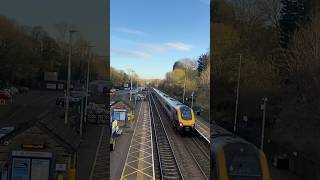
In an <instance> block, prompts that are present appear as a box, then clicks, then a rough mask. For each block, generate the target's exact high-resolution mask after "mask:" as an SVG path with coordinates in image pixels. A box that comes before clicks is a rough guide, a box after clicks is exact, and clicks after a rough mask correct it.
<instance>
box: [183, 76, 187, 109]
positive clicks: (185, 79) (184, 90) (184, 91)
mask: <svg viewBox="0 0 320 180" xmlns="http://www.w3.org/2000/svg"><path fill="white" fill-rule="evenodd" d="M184 72H185V73H184V84H183V96H182V103H184V96H185V95H186V81H187V74H186V71H184Z"/></svg>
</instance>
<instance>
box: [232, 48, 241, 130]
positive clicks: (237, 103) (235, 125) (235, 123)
mask: <svg viewBox="0 0 320 180" xmlns="http://www.w3.org/2000/svg"><path fill="white" fill-rule="evenodd" d="M240 76H241V54H240V59H239V68H238V83H237V97H236V104H235V106H236V107H235V111H234V123H233V131H234V132H236V131H237V118H238V105H239V88H240Z"/></svg>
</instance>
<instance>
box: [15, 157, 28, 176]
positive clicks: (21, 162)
mask: <svg viewBox="0 0 320 180" xmlns="http://www.w3.org/2000/svg"><path fill="white" fill-rule="evenodd" d="M29 176H30V159H27V158H13V161H12V180H29Z"/></svg>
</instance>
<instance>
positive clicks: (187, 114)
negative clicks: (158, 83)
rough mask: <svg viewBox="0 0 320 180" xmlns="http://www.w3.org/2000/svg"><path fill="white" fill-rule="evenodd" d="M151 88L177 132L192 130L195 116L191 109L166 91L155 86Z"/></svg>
mask: <svg viewBox="0 0 320 180" xmlns="http://www.w3.org/2000/svg"><path fill="white" fill-rule="evenodd" d="M151 89H152V91H153V92H154V94H155V95H156V97H157V99H158V100H159V102H160V104H161V105H162V107H163V109H164V110H165V112H166V114H167V116H168V117H169V120H170V122H171V124H172V125H173V127H174V128H175V129H177V131H179V132H187V133H188V132H190V133H192V132H194V128H195V121H196V118H195V114H194V112H193V110H192V109H191V108H190V107H188V106H186V105H185V104H183V103H181V102H180V101H178V100H176V99H174V98H171V97H170V96H168V95H167V94H166V93H164V92H162V91H160V90H158V89H156V88H151Z"/></svg>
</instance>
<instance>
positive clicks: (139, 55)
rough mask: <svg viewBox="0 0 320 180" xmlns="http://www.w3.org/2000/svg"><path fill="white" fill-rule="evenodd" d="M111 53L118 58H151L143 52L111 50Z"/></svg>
mask: <svg viewBox="0 0 320 180" xmlns="http://www.w3.org/2000/svg"><path fill="white" fill-rule="evenodd" d="M111 53H112V54H116V55H119V56H126V57H134V58H145V59H147V58H150V57H151V55H150V54H148V53H146V52H143V51H126V50H119V49H112V50H111Z"/></svg>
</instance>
